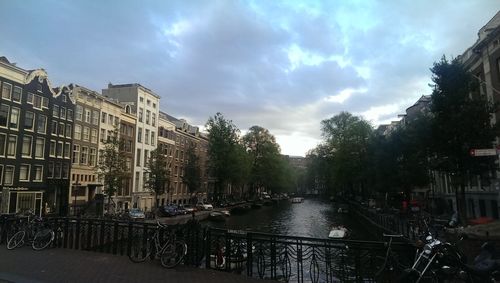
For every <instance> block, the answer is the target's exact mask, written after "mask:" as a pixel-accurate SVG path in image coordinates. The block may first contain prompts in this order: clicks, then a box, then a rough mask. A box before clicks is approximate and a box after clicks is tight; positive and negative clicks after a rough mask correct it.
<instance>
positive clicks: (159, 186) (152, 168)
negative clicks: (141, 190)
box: [145, 148, 170, 207]
mask: <svg viewBox="0 0 500 283" xmlns="http://www.w3.org/2000/svg"><path fill="white" fill-rule="evenodd" d="M145 173H146V174H147V179H146V183H145V186H146V188H147V189H148V190H149V191H151V192H153V193H154V194H155V207H158V195H162V194H163V193H165V187H166V186H167V185H168V183H169V182H170V171H169V169H168V159H167V157H166V156H165V155H164V154H163V152H162V151H161V149H159V148H157V149H155V150H152V151H151V153H150V156H149V159H148V162H147V163H146V168H145Z"/></svg>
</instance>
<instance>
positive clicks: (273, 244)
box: [271, 236, 276, 280]
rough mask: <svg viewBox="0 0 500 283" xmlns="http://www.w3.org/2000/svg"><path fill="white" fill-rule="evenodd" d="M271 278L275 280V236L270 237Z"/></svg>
mask: <svg viewBox="0 0 500 283" xmlns="http://www.w3.org/2000/svg"><path fill="white" fill-rule="evenodd" d="M271 279H272V280H276V237H274V236H273V237H271Z"/></svg>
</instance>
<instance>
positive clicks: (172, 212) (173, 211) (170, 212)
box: [161, 204, 179, 217]
mask: <svg viewBox="0 0 500 283" xmlns="http://www.w3.org/2000/svg"><path fill="white" fill-rule="evenodd" d="M161 214H162V215H163V216H169V217H171V216H176V215H177V214H179V212H178V210H177V205H175V204H166V205H164V206H163V207H162V210H161Z"/></svg>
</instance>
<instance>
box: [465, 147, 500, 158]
mask: <svg viewBox="0 0 500 283" xmlns="http://www.w3.org/2000/svg"><path fill="white" fill-rule="evenodd" d="M470 155H471V156H476V157H477V156H494V155H497V149H496V148H484V149H471V150H470Z"/></svg>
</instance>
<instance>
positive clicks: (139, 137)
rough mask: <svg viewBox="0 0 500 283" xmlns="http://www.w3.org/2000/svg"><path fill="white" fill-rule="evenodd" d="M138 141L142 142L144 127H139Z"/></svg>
mask: <svg viewBox="0 0 500 283" xmlns="http://www.w3.org/2000/svg"><path fill="white" fill-rule="evenodd" d="M137 142H141V143H142V128H138V129H137Z"/></svg>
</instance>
